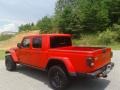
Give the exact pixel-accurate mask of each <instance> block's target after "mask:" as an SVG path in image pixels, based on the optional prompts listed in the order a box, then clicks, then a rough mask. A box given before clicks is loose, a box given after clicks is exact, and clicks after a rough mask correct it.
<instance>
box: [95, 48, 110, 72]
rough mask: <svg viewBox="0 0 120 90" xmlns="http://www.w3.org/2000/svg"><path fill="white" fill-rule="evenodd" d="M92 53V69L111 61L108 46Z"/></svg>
mask: <svg viewBox="0 0 120 90" xmlns="http://www.w3.org/2000/svg"><path fill="white" fill-rule="evenodd" d="M93 55H94V56H95V57H94V58H95V66H94V70H97V69H99V68H101V67H103V66H104V65H106V64H108V63H109V62H110V61H111V57H112V54H111V49H110V48H103V49H100V50H97V51H95V52H94V53H93Z"/></svg>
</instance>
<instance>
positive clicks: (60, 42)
mask: <svg viewBox="0 0 120 90" xmlns="http://www.w3.org/2000/svg"><path fill="white" fill-rule="evenodd" d="M71 45H72V43H71V38H70V37H67V36H53V37H51V38H50V47H51V48H57V47H65V46H71Z"/></svg>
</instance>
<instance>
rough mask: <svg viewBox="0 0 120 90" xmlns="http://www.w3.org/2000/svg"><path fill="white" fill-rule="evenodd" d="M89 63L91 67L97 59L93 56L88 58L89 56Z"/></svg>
mask: <svg viewBox="0 0 120 90" xmlns="http://www.w3.org/2000/svg"><path fill="white" fill-rule="evenodd" d="M87 65H88V66H89V67H93V66H94V65H95V59H94V58H92V57H88V58H87Z"/></svg>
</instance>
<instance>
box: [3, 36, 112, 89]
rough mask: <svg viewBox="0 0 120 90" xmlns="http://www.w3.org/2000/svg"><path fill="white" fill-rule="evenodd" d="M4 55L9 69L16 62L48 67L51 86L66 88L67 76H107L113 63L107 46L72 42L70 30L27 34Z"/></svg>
mask: <svg viewBox="0 0 120 90" xmlns="http://www.w3.org/2000/svg"><path fill="white" fill-rule="evenodd" d="M5 58H6V60H5V65H6V69H7V70H9V71H13V70H15V69H16V65H17V64H23V65H27V66H30V67H33V68H36V69H40V70H44V71H47V72H48V78H49V82H50V85H51V86H52V88H54V89H63V88H65V87H66V86H67V85H68V82H69V77H70V76H91V77H107V74H108V73H109V72H110V71H111V69H112V68H113V66H114V63H112V62H111V58H112V52H111V49H110V48H106V47H76V46H72V41H71V35H69V34H41V35H32V36H26V37H24V38H23V40H22V42H21V43H18V44H17V47H16V48H11V49H9V50H7V51H6V56H5Z"/></svg>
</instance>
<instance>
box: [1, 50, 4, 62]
mask: <svg viewBox="0 0 120 90" xmlns="http://www.w3.org/2000/svg"><path fill="white" fill-rule="evenodd" d="M4 57H5V51H4V50H0V60H3V59H4Z"/></svg>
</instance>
